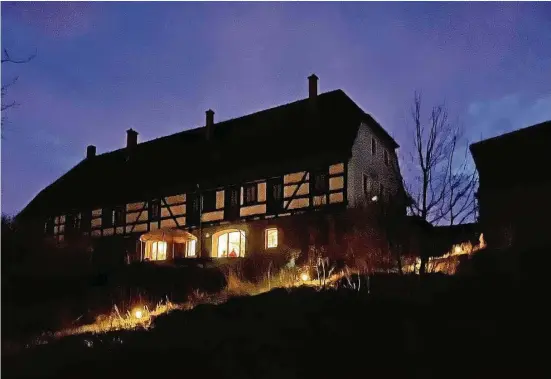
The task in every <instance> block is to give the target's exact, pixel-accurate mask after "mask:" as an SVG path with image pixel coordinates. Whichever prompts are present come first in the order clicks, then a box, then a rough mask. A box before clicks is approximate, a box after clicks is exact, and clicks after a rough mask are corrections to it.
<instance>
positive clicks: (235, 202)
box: [228, 188, 239, 208]
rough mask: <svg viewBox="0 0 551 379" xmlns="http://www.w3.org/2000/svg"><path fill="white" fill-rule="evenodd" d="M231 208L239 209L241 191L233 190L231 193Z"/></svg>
mask: <svg viewBox="0 0 551 379" xmlns="http://www.w3.org/2000/svg"><path fill="white" fill-rule="evenodd" d="M228 193H229V198H228V199H229V202H230V203H229V206H230V207H231V208H235V207H239V191H237V190H236V188H231V189H230V190H229V191H228Z"/></svg>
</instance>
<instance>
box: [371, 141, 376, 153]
mask: <svg viewBox="0 0 551 379" xmlns="http://www.w3.org/2000/svg"><path fill="white" fill-rule="evenodd" d="M371 155H377V141H375V138H373V137H372V138H371Z"/></svg>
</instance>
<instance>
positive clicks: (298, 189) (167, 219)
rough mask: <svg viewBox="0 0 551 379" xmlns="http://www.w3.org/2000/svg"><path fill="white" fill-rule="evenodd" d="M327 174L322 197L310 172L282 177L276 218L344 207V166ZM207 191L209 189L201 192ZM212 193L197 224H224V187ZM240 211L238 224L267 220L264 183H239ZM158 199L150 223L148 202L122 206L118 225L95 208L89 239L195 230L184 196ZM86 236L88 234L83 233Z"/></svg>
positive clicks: (59, 222)
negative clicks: (249, 199)
mask: <svg viewBox="0 0 551 379" xmlns="http://www.w3.org/2000/svg"><path fill="white" fill-rule="evenodd" d="M326 167H327V168H326V170H327V171H326V172H327V173H328V177H327V180H328V187H329V188H328V189H329V190H328V192H327V193H325V194H324V195H317V196H313V195H312V194H311V193H310V179H311V178H310V172H309V171H297V172H290V173H288V174H285V175H283V177H282V181H283V209H282V210H280V211H279V212H278V213H277V216H278V217H286V216H290V215H293V214H296V213H301V212H306V211H310V210H313V209H318V208H320V209H321V208H324V207H328V206H339V205H342V206H344V204H345V199H346V194H345V193H346V166H345V164H344V163H343V162H336V163H334V164H331V165H327V166H326ZM251 183H252V184H253V185H256V189H257V202H256V203H254V204H250V205H245V204H244V199H243V196H244V195H243V193H244V185H245V184H248V185H250V184H251ZM204 190H211V189H204ZM212 190H216V209H214V210H212V211H209V212H202V214H201V225H202V226H212V225H217V224H220V223H222V224H225V223H226V221H225V219H226V217H225V216H226V213H225V209H224V206H225V201H224V200H225V198H224V197H225V192H224V188H223V187H220V188H214V189H212ZM240 198H241V200H240V212H239V217H240V219H241V221H251V220H255V219H260V218H270V217H273V216H275V214H268V212H267V203H266V199H267V181H266V179H258V180H256V181H253V182H250V183H242V185H241V189H240ZM159 200H160V212H159V213H160V217H159V219H158V220H152V219H151V217H150V216H151V215H150V214H149V213H150V207H151V204H150V202H149V201H138V202H132V203H128V204H125V205H123V209H124V212H125V215H124V222H123V223H121V224H115V223H113V225H106V224H105V223H104V218H105V217H104V216H105V215H104V214H103V213H104V212H105V211H106V210H105V209H102V208H97V209H93V210H92V211H91V223H90V224H91V227H90V231H89V233H90V236H91V237H92V238H100V237H110V236H133V235H135V234H136V233H138V234H142V233H145V232H148V231H151V230H156V229H159V228H185V229H189V228H192V227H198V225H192V224H191V223H189V222H188V218H187V215H188V209H187V207H188V202H187V196H186V194H185V193H182V194H175V195H171V196H166V197H162V198H161V199H159ZM109 212H110V216H109V218H110V219H112V220H114V219H115V217H114V214H111V212H113V210H112V209H110V210H109ZM65 222H66V216H65V215H59V216H56V217H55V226H54V230H53V233H54V236H55V238H56V239H57V240H58V241H59V242H61V241H63V240H64V237H65V227H66V225H65ZM86 233H88V232H86Z"/></svg>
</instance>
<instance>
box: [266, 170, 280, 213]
mask: <svg viewBox="0 0 551 379" xmlns="http://www.w3.org/2000/svg"><path fill="white" fill-rule="evenodd" d="M267 187H268V188H267V190H266V209H267V211H268V213H278V212H279V211H280V210H281V208H283V178H282V177H278V178H271V179H268V182H267Z"/></svg>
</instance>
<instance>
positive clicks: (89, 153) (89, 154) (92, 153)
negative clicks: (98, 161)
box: [86, 145, 96, 159]
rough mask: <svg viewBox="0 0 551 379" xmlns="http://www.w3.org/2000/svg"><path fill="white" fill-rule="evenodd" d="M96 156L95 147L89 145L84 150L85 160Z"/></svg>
mask: <svg viewBox="0 0 551 379" xmlns="http://www.w3.org/2000/svg"><path fill="white" fill-rule="evenodd" d="M95 156H96V147H95V146H94V145H89V146H88V147H87V148H86V159H90V158H94V157H95Z"/></svg>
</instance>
